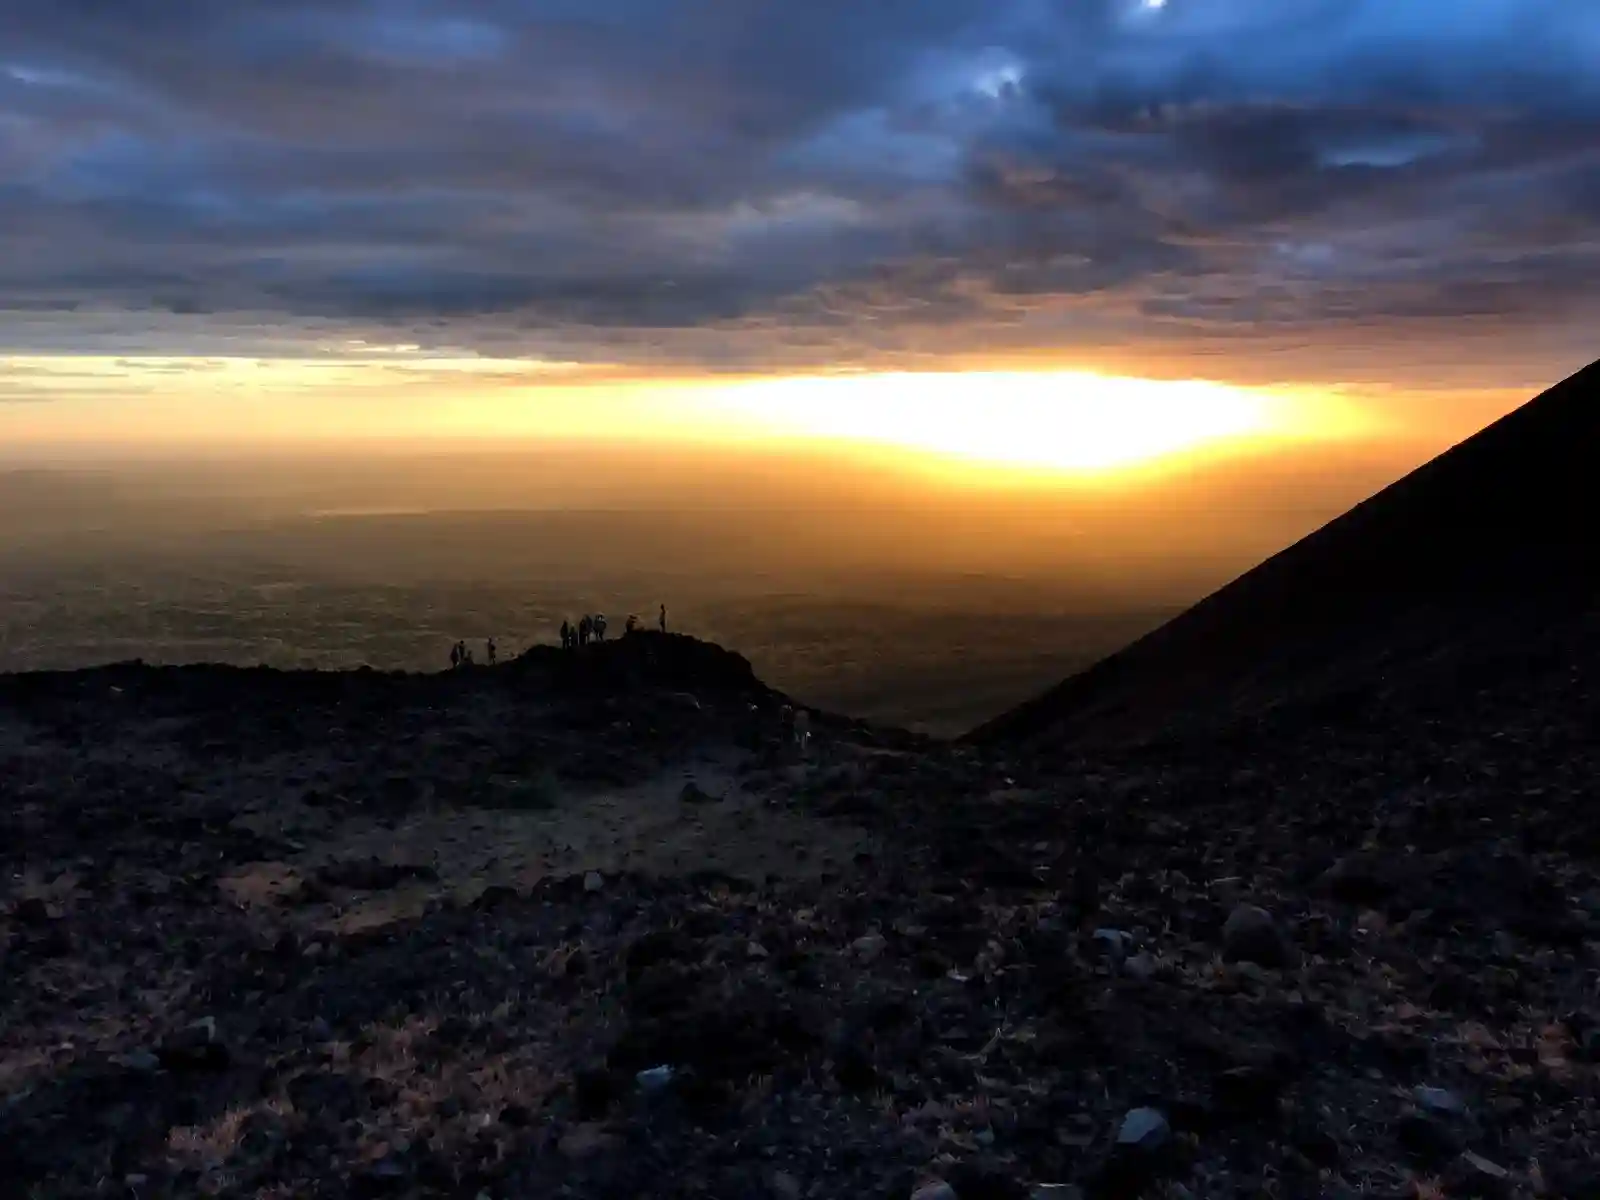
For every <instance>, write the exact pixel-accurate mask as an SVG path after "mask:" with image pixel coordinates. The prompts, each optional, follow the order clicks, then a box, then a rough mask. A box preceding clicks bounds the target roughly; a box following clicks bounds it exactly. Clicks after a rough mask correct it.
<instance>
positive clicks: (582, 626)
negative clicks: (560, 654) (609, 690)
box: [561, 604, 667, 650]
mask: <svg viewBox="0 0 1600 1200" xmlns="http://www.w3.org/2000/svg"><path fill="white" fill-rule="evenodd" d="M656 624H657V626H658V627H659V628H660V630H661V632H662V633H665V632H666V631H667V606H666V605H665V604H663V605H662V606H661V609H660V612H659V613H658V615H657V616H656ZM622 631H623V633H625V634H627V633H637V632H638V631H639V618H638V617H636V616H634V615H632V614H631V613H630V614H629V616H628V619H627V621H626V622H625V623H624V624H623V627H622ZM605 640H606V615H605V613H596V614H595V615H594V616H592V617H591V616H587V615H586V616H582V617H579V618H578V622H577V624H573V623H572V622H571V621H562V622H561V648H562V649H563V650H574V649H576V648H577V647H579V646H587V645H588V644H589V643H590V642H603V641H605Z"/></svg>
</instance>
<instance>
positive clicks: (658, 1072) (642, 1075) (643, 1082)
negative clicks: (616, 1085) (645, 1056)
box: [633, 1066, 673, 1095]
mask: <svg viewBox="0 0 1600 1200" xmlns="http://www.w3.org/2000/svg"><path fill="white" fill-rule="evenodd" d="M672 1074H673V1072H672V1068H671V1067H669V1066H662V1067H651V1068H649V1069H648V1070H645V1071H640V1072H639V1073H638V1074H637V1075H635V1076H634V1077H633V1078H634V1082H636V1083H637V1084H638V1085H639V1090H640V1091H641V1092H644V1093H645V1094H646V1095H649V1094H651V1093H652V1092H659V1091H661V1090H662V1089H663V1088H665V1087H666V1086H667V1085H668V1084H670V1083H671V1082H672Z"/></svg>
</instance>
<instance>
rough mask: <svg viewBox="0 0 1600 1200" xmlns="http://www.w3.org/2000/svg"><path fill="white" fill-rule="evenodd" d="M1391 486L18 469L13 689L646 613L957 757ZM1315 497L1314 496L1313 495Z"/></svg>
mask: <svg viewBox="0 0 1600 1200" xmlns="http://www.w3.org/2000/svg"><path fill="white" fill-rule="evenodd" d="M1390 471H1395V473H1397V471H1396V470H1395V468H1393V467H1391V466H1389V465H1388V464H1380V465H1378V466H1376V467H1370V468H1369V469H1368V470H1367V471H1366V473H1365V474H1363V473H1362V472H1361V471H1360V470H1349V469H1346V470H1344V471H1343V472H1342V473H1339V474H1337V475H1336V476H1334V475H1329V476H1328V477H1330V478H1335V477H1336V478H1337V479H1338V480H1339V481H1340V482H1339V486H1337V487H1334V488H1331V489H1329V488H1324V489H1321V490H1313V491H1311V492H1307V491H1306V490H1305V488H1304V487H1303V486H1302V487H1301V488H1299V489H1298V490H1297V489H1295V488H1278V489H1276V490H1275V489H1274V487H1273V485H1272V481H1271V480H1270V479H1267V480H1259V479H1258V480H1257V482H1256V484H1255V489H1256V490H1255V491H1254V492H1253V493H1251V494H1248V495H1246V494H1242V493H1240V492H1239V491H1238V489H1237V487H1235V488H1234V490H1233V491H1232V492H1229V491H1228V490H1227V489H1226V488H1223V487H1219V485H1218V483H1217V478H1221V476H1218V477H1217V478H1212V479H1207V478H1205V477H1202V476H1200V475H1195V476H1193V477H1178V478H1173V479H1169V480H1166V481H1164V483H1163V485H1162V486H1161V487H1160V488H1156V489H1154V490H1152V489H1150V488H1146V489H1144V490H1123V491H1121V492H1115V491H1111V492H1108V491H1106V490H1105V489H1101V490H1100V491H1098V492H1096V491H1088V490H1082V489H1079V490H1076V491H1073V490H1071V489H1064V490H1057V491H1055V492H1040V491H1038V490H1034V491H1031V492H1020V491H1013V492H1011V493H997V492H995V491H993V490H990V491H976V490H973V489H970V488H967V489H961V488H952V487H940V486H935V485H931V484H930V483H929V482H928V481H927V480H926V479H925V478H914V477H912V476H910V475H908V474H906V473H904V472H901V473H899V474H896V473H893V472H886V471H885V470H884V469H882V468H881V467H874V468H871V469H869V468H867V467H863V466H861V465H859V464H850V463H842V462H840V461H839V460H837V459H824V458H817V457H811V458H807V457H804V456H794V455H790V456H765V457H763V456H760V455H754V456H752V455H744V456H740V457H737V458H734V457H731V456H727V455H723V456H720V457H716V456H702V457H698V458H697V457H694V456H691V455H685V454H682V453H679V454H677V455H676V456H675V457H673V458H672V459H670V460H667V459H664V458H663V457H662V456H660V455H653V454H652V453H650V452H649V451H647V450H644V449H633V450H630V449H627V448H617V447H608V448H605V449H604V450H601V449H584V448H571V447H569V448H566V449H564V450H563V451H562V452H560V453H553V452H545V453H537V452H532V451H529V452H523V453H516V454H510V453H496V454H478V455H461V454H458V455H453V456H451V455H438V454H433V455H423V454H415V453H410V454H398V453H396V454H390V455H384V456H365V457H361V458H354V457H351V456H348V455H346V456H340V455H335V454H329V455H321V456H305V455H302V456H298V457H293V458H289V457H279V458H276V459H268V458H255V459H250V460H241V459H233V460H222V459H213V460H198V459H194V460H184V461H150V462H144V463H126V462H123V463H117V464H107V465H85V464H81V463H78V464H70V465H62V464H37V463H36V464H30V465H25V466H24V465H18V466H14V467H12V468H11V469H8V470H0V670H7V671H17V670H33V669H48V668H70V667H78V666H86V665H93V664H96V663H103V662H110V661H118V660H126V659H131V658H142V659H144V660H146V661H149V662H168V663H179V662H195V661H218V662H231V663H238V664H246V665H249V664H255V663H266V664H270V665H274V666H282V667H318V668H349V667H355V666H359V665H362V664H366V665H370V666H373V667H376V668H380V669H406V670H437V669H440V668H442V667H444V666H446V664H447V657H448V653H449V647H450V645H451V644H452V643H453V642H454V641H455V640H456V639H458V638H463V639H466V640H467V641H468V642H469V643H470V644H472V645H473V646H474V647H475V650H476V652H477V653H478V654H479V655H480V656H481V655H482V652H483V641H484V639H486V638H488V637H494V638H496V639H497V640H498V643H499V648H500V653H501V654H502V656H509V655H513V654H516V653H518V652H520V651H521V650H523V649H525V648H526V647H528V646H529V645H531V644H534V643H538V642H553V641H555V640H556V631H557V629H558V627H559V626H560V623H561V621H562V619H563V618H576V617H577V616H578V615H580V614H581V613H585V612H604V613H606V614H607V616H608V618H609V620H610V623H611V627H612V629H613V630H616V631H620V629H621V627H622V624H623V621H624V619H625V618H626V616H627V615H628V614H629V613H636V614H638V615H639V617H640V618H641V619H642V620H644V621H646V622H653V621H654V619H655V615H656V611H657V606H658V605H659V604H662V603H665V604H666V605H667V606H668V610H669V620H670V622H671V625H672V627H673V628H674V629H677V630H681V631H683V632H688V633H692V634H694V635H696V636H699V637H703V638H707V639H710V640H713V641H716V642H718V643H721V644H723V645H725V646H728V647H730V648H732V649H736V650H738V651H739V652H741V653H743V654H744V655H746V656H747V657H748V658H750V659H751V660H752V662H753V663H754V664H755V666H756V669H757V670H758V671H759V672H760V674H761V675H762V676H763V678H765V679H766V680H768V681H769V682H770V683H772V684H773V685H774V686H776V687H779V688H781V689H783V690H785V691H788V692H790V693H791V694H793V695H796V696H798V697H800V698H801V699H803V700H805V701H807V702H809V703H813V704H816V705H820V706H823V707H827V708H829V709H833V710H836V711H842V712H847V713H850V714H853V715H859V716H865V717H868V718H872V719H876V720H880V721H884V722H889V723H893V724H898V725H904V726H909V727H913V728H918V729H922V730H926V731H929V732H935V733H946V734H948V733H956V732H960V731H962V730H964V729H966V728H969V727H971V726H972V725H974V724H976V723H978V722H980V721H982V720H984V719H985V718H987V717H989V716H992V715H994V714H995V713H997V712H999V711H1001V710H1003V709H1005V708H1006V707H1008V706H1010V705H1012V704H1014V703H1016V702H1018V701H1020V700H1022V699H1024V698H1026V697H1027V696H1029V695H1031V694H1033V693H1034V692H1036V691H1038V690H1040V689H1042V688H1043V687H1046V686H1048V685H1049V684H1051V683H1053V682H1055V681H1056V680H1058V679H1060V678H1061V677H1062V676H1063V675H1066V674H1070V673H1071V672H1073V671H1076V670H1078V669H1080V668H1082V667H1084V666H1086V665H1088V664H1089V663H1090V662H1092V661H1094V660H1095V659H1097V658H1099V657H1101V656H1103V655H1105V654H1107V653H1110V652H1111V651H1113V650H1115V649H1117V648H1118V647H1119V646H1121V645H1123V644H1125V643H1127V642H1128V641H1130V640H1132V639H1133V638H1135V637H1137V636H1138V635H1139V634H1141V633H1143V632H1145V631H1146V630H1148V629H1150V628H1153V627H1154V626H1155V625H1157V624H1159V623H1160V622H1161V621H1162V620H1164V619H1165V618H1166V617H1168V616H1170V615H1172V614H1173V613H1175V612H1177V611H1179V610H1180V609H1182V608H1183V607H1185V606H1186V605H1187V604H1189V603H1191V602H1192V601H1193V600H1195V599H1197V598H1198V597H1199V596H1201V595H1203V594H1205V593H1206V592H1207V591H1209V590H1211V589H1212V588H1214V587H1215V586H1217V585H1219V584H1221V583H1222V582H1225V581H1226V580H1227V579H1228V578H1229V577H1231V576H1232V575H1233V574H1235V573H1237V571H1238V570H1240V569H1242V568H1244V567H1246V566H1248V565H1250V563H1252V562H1254V561H1256V560H1257V559H1259V558H1260V557H1262V556H1264V555H1265V554H1268V553H1271V552H1272V551H1274V550H1276V549H1277V548H1279V547H1281V546H1282V545H1285V544H1287V543H1288V542H1289V541H1292V540H1293V539H1294V538H1295V537H1296V536H1298V535H1299V534H1301V533H1303V532H1305V531H1307V530H1309V529H1311V528H1313V527H1314V526H1315V525H1316V524H1318V523H1320V520H1322V519H1324V518H1325V517H1327V516H1331V515H1333V513H1334V512H1336V511H1338V509H1339V508H1341V507H1343V506H1345V505H1346V504H1348V503H1349V502H1350V501H1351V500H1353V499H1358V498H1359V495H1360V493H1361V492H1363V491H1365V490H1371V488H1372V487H1373V486H1376V484H1378V483H1381V482H1383V481H1384V479H1383V477H1382V476H1383V475H1385V474H1387V473H1389V472H1390ZM1300 482H1301V484H1302V485H1303V484H1304V482H1305V477H1304V476H1302V477H1301V480H1300Z"/></svg>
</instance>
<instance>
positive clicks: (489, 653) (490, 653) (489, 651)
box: [483, 638, 498, 667]
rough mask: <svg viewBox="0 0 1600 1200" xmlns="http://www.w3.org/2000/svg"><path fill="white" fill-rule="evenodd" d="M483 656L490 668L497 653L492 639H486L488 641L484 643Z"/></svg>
mask: <svg viewBox="0 0 1600 1200" xmlns="http://www.w3.org/2000/svg"><path fill="white" fill-rule="evenodd" d="M483 656H484V657H485V658H487V659H488V660H489V665H490V666H491V667H492V666H494V660H495V659H496V657H498V651H497V649H496V647H495V644H494V639H493V638H490V639H488V641H486V642H485V643H484V645H483Z"/></svg>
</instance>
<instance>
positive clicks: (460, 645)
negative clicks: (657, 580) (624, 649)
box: [450, 604, 667, 670]
mask: <svg viewBox="0 0 1600 1200" xmlns="http://www.w3.org/2000/svg"><path fill="white" fill-rule="evenodd" d="M656 626H657V627H658V628H659V629H660V630H661V632H662V633H665V632H666V631H667V606H666V605H665V604H663V605H662V606H661V608H660V611H659V612H658V614H657V616H656ZM638 631H639V618H638V617H637V616H633V615H631V614H630V615H629V617H628V620H627V622H626V624H625V625H624V626H623V632H624V633H637V632H638ZM605 640H606V615H605V613H595V614H594V615H593V616H590V615H588V614H585V615H584V616H582V617H579V618H578V620H577V622H576V623H573V622H571V621H562V622H561V648H562V649H563V650H574V649H576V648H577V647H579V646H587V645H588V644H589V643H590V642H603V641H605ZM483 653H484V661H486V662H487V663H488V664H489V665H490V666H491V667H492V666H494V664H495V662H496V660H497V659H498V657H499V649H498V647H496V645H495V641H494V639H493V638H488V639H486V640H485V641H484V644H483ZM473 663H474V660H473V657H472V651H471V650H469V649H468V648H467V643H466V642H464V641H462V642H457V643H456V644H455V645H453V646H451V647H450V667H451V669H452V670H454V669H456V668H459V667H470V666H472V665H473Z"/></svg>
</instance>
